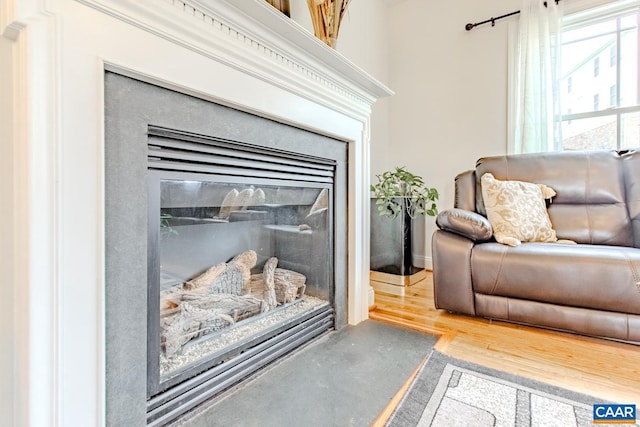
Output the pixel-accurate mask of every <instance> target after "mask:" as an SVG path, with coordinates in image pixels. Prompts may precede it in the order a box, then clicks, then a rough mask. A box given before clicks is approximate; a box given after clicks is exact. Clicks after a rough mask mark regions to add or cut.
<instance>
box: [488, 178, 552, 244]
mask: <svg viewBox="0 0 640 427" xmlns="http://www.w3.org/2000/svg"><path fill="white" fill-rule="evenodd" d="M480 183H481V186H482V197H483V199H484V206H485V209H486V210H487V219H489V223H490V224H491V227H492V228H493V235H494V237H495V239H496V241H498V242H499V243H503V244H505V245H509V246H518V245H519V244H520V243H522V242H556V241H557V240H558V238H557V237H556V232H555V230H554V229H553V226H552V225H551V220H550V219H549V214H548V213H547V206H546V204H545V199H550V198H551V197H553V196H555V195H556V192H555V191H554V190H553V189H552V188H551V187H548V186H546V185H544V184H533V183H530V182H522V181H500V180H497V179H495V177H494V176H493V175H492V174H490V173H485V174H484V175H482V178H480Z"/></svg>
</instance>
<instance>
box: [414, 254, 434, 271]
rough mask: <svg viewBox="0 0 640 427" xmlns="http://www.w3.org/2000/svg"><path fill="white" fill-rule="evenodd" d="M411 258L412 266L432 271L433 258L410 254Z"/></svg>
mask: <svg viewBox="0 0 640 427" xmlns="http://www.w3.org/2000/svg"><path fill="white" fill-rule="evenodd" d="M411 256H412V258H413V265H415V266H416V267H420V268H424V269H425V270H429V271H433V258H431V257H430V256H426V255H418V254H412V255H411Z"/></svg>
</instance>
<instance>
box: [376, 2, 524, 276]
mask: <svg viewBox="0 0 640 427" xmlns="http://www.w3.org/2000/svg"><path fill="white" fill-rule="evenodd" d="M519 7H520V0H484V1H481V2H480V1H477V0H458V1H441V0H438V1H436V0H404V1H401V2H398V3H396V4H395V5H392V6H391V7H390V8H389V12H388V16H389V25H390V28H392V29H393V31H391V32H390V50H389V51H390V55H389V62H390V64H391V74H390V81H389V86H390V87H391V88H392V89H393V90H394V91H395V92H396V95H395V96H393V97H392V98H391V99H390V136H389V147H388V148H387V149H386V150H382V151H381V152H376V151H374V152H373V154H372V158H373V159H375V160H373V162H372V163H373V164H375V165H376V166H381V167H383V168H385V169H390V168H392V167H394V166H406V167H407V168H408V169H409V170H410V171H412V172H414V173H416V174H418V175H421V176H422V177H423V178H424V179H425V181H426V182H427V184H428V185H429V186H431V187H435V188H437V189H438V191H439V192H440V201H439V203H438V206H439V209H440V210H442V209H445V208H450V207H453V199H454V193H453V192H454V187H453V182H454V177H455V176H456V175H457V174H458V173H459V172H462V171H464V170H467V169H472V168H473V167H474V165H475V161H476V160H477V159H478V158H479V157H482V156H489V155H499V154H505V153H506V147H507V133H506V129H507V28H508V23H509V20H512V19H517V16H515V17H512V18H507V19H505V20H502V21H498V22H497V23H496V26H495V27H493V28H492V27H491V25H490V24H488V25H484V26H480V27H477V28H475V29H473V30H472V31H466V30H465V28H464V27H465V25H466V24H467V23H468V22H479V21H483V20H485V19H488V18H491V17H492V16H499V15H503V14H505V13H509V12H512V11H514V10H518V9H519ZM381 156H382V157H381ZM434 230H435V225H434V220H433V218H432V217H427V226H426V230H425V233H426V238H425V254H424V255H425V259H426V261H427V264H428V263H429V262H430V259H431V247H430V242H431V234H432V233H433V231H434ZM416 255H419V254H417V253H416Z"/></svg>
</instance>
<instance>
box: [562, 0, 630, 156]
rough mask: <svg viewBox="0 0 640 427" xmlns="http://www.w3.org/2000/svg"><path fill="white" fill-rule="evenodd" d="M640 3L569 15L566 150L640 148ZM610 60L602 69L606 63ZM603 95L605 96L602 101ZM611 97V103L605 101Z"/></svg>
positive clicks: (564, 95) (565, 43)
mask: <svg viewBox="0 0 640 427" xmlns="http://www.w3.org/2000/svg"><path fill="white" fill-rule="evenodd" d="M639 23H640V2H639V1H625V0H623V1H619V2H614V3H611V4H609V5H608V6H605V7H602V8H597V9H592V10H590V11H587V12H580V13H576V14H573V15H567V16H565V18H564V23H563V31H562V73H561V75H562V79H563V83H564V81H565V80H566V83H565V84H566V85H567V88H568V90H567V91H566V92H565V91H561V92H562V93H561V95H560V96H561V105H562V108H563V111H566V112H567V113H566V114H565V115H563V116H562V148H563V149H564V150H584V149H587V150H589V149H603V148H606V149H624V148H631V147H640V139H639V138H640V92H639V90H640V85H639V84H638V80H639V75H638V68H639V67H638V63H639V55H638V51H639V48H640V42H639V40H640V31H639V29H638V27H639ZM607 57H608V59H609V64H610V66H609V67H601V66H600V65H601V61H600V58H607ZM600 94H602V96H600ZM607 94H608V95H609V102H608V103H607V102H606V101H605V99H606V98H604V97H605V96H606V95H607Z"/></svg>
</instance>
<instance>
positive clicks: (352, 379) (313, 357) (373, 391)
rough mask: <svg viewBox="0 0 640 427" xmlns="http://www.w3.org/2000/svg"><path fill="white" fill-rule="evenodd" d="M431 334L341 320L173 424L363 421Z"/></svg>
mask: <svg viewBox="0 0 640 427" xmlns="http://www.w3.org/2000/svg"><path fill="white" fill-rule="evenodd" d="M436 340H437V337H435V336H432V335H427V334H424V333H420V332H417V331H413V330H410V329H405V328H400V327H397V326H393V325H389V324H386V323H382V322H378V321H374V320H367V321H365V322H362V323H360V324H358V325H356V326H347V327H345V328H343V329H341V330H340V331H338V332H333V333H330V334H329V335H327V336H325V337H323V338H321V339H319V340H318V341H316V342H314V343H313V344H311V345H309V346H307V347H305V348H303V349H301V350H299V351H296V352H294V353H293V354H292V355H291V356H290V357H288V358H285V359H284V360H282V361H281V362H280V363H278V364H276V365H274V366H272V367H271V368H269V369H267V370H266V371H265V372H263V373H261V374H260V375H258V376H257V377H256V378H255V379H253V380H252V381H249V382H247V383H246V384H244V385H241V386H239V387H236V388H235V389H234V391H233V392H232V393H230V394H229V395H227V396H225V397H224V398H223V399H220V400H219V401H218V402H213V404H212V405H211V406H208V407H206V408H203V409H202V410H201V411H198V412H197V413H195V414H193V417H192V418H190V419H185V420H182V421H183V422H179V423H176V425H180V426H184V427H187V426H188V427H211V426H225V427H226V426H243V427H247V426H256V427H267V426H277V427H286V426H295V427H300V426H313V427H316V426H369V425H371V423H372V422H373V421H374V420H375V419H376V418H377V417H378V416H379V414H380V413H381V412H382V411H383V410H384V409H385V408H386V407H387V405H388V404H389V402H390V401H391V400H392V399H393V398H394V397H395V395H396V393H397V392H398V390H400V389H401V388H402V386H403V384H404V383H405V382H406V381H407V378H409V377H410V376H411V374H412V372H414V371H415V369H416V366H418V365H420V362H421V361H422V360H424V359H425V358H426V357H427V356H428V355H429V353H431V350H432V349H433V345H434V344H435V342H436Z"/></svg>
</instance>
